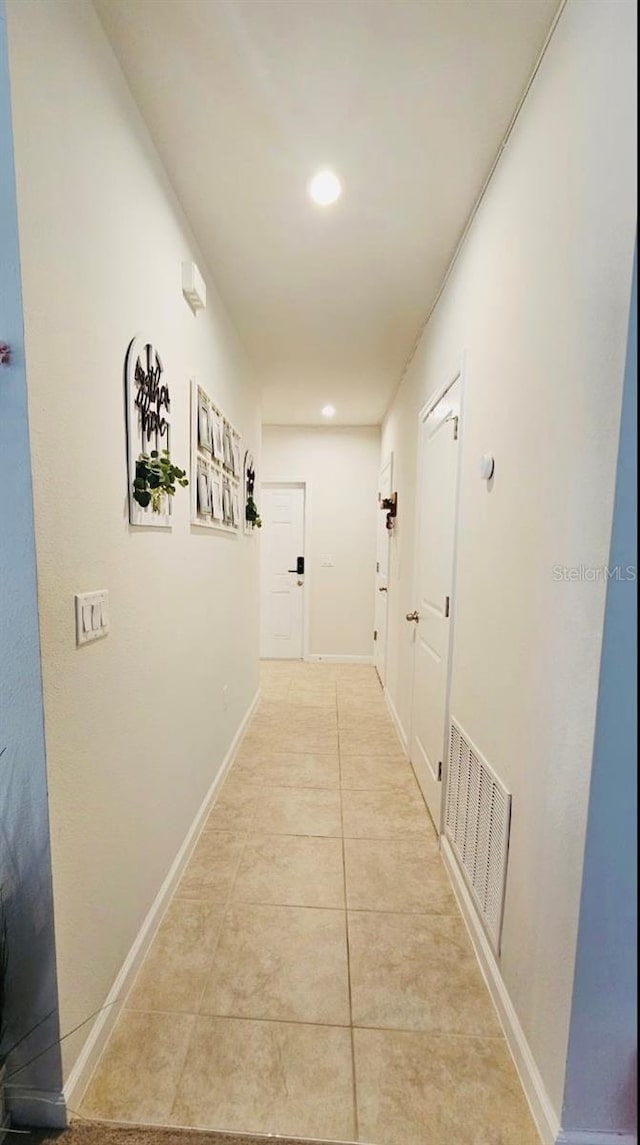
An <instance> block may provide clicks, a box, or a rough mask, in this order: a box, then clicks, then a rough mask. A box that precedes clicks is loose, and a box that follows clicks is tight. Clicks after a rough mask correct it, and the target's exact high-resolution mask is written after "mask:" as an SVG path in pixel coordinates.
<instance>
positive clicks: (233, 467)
mask: <svg viewBox="0 0 640 1145" xmlns="http://www.w3.org/2000/svg"><path fill="white" fill-rule="evenodd" d="M241 481H242V469H241V462H240V434H239V433H238V431H237V430H236V429H234V427H233V426H232V424H231V422H230V421H229V419H228V418H226V417H225V416H224V414H223V413H222V411H221V410H220V409H219V407H218V406H217V405H216V404H215V402H214V401H213V399H212V398H211V397H210V395H209V394H208V393H207V391H206V390H205V389H204V388H203V387H202V386H201V385H200V384H199V383H198V382H195V381H192V382H191V523H192V524H193V525H200V526H201V527H202V528H205V529H216V530H218V531H219V532H224V533H239V532H240V529H241V527H242V517H241V488H240V486H241Z"/></svg>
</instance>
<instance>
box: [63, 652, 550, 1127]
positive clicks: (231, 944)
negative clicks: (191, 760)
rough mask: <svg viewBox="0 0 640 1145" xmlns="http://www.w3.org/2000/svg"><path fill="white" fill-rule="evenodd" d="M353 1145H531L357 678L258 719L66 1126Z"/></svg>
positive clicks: (398, 760) (430, 857)
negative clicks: (172, 1128)
mask: <svg viewBox="0 0 640 1145" xmlns="http://www.w3.org/2000/svg"><path fill="white" fill-rule="evenodd" d="M80 1112H81V1114H82V1115H84V1116H86V1117H93V1118H101V1119H107V1120H115V1121H130V1122H138V1123H140V1122H142V1123H151V1124H163V1125H182V1126H192V1127H197V1128H202V1129H219V1130H230V1131H237V1132H239V1133H242V1132H245V1133H251V1132H253V1133H264V1134H281V1135H290V1136H301V1137H312V1138H319V1139H325V1140H339V1141H361V1142H370V1143H372V1145H537V1142H538V1137H537V1134H536V1131H535V1128H534V1126H533V1123H532V1121H531V1118H530V1115H529V1112H528V1109H527V1105H526V1103H525V1100H524V1097H523V1094H522V1091H521V1088H520V1085H519V1082H518V1079H517V1076H516V1073H515V1070H514V1068H513V1065H512V1062H511V1059H510V1057H509V1054H508V1051H507V1048H506V1044H505V1042H504V1038H503V1036H502V1034H501V1031H500V1028H499V1026H498V1023H497V1020H496V1017H495V1014H494V1010H493V1007H492V1004H491V1002H490V999H489V996H488V993H487V991H486V988H485V986H484V983H483V980H482V977H481V975H480V972H479V969H478V966H477V963H476V960H475V956H474V954H473V951H472V948H471V945H470V943H469V940H468V937H467V934H466V930H465V927H464V924H463V922H462V919H461V916H460V914H459V912H458V909H457V905H456V902H455V899H454V897H453V894H452V892H451V889H450V886H449V882H448V878H447V876H446V874H445V872H444V869H443V867H442V863H441V860H440V857H439V853H438V847H437V842H436V836H435V833H434V831H433V827H432V825H431V821H430V819H429V817H428V814H427V811H426V808H425V805H424V803H423V800H422V798H421V795H420V791H419V788H418V786H417V784H416V781H415V778H414V775H413V772H412V770H411V767H410V765H409V763H408V762H407V760H406V759H405V758H404V756H403V754H402V751H401V749H400V745H399V742H398V739H397V736H396V734H395V731H394V729H393V726H392V723H391V721H390V719H389V716H388V714H387V710H386V705H385V703H384V699H383V696H382V692H381V689H380V685H379V683H378V680H377V677H376V675H375V673H374V671H373V669H372V668H370V667H366V666H356V665H324V664H322V665H317V664H301V663H297V662H295V663H292V662H282V661H281V662H267V663H264V664H263V666H262V699H261V703H260V707H259V709H258V711H257V713H256V714H255V716H254V718H253V720H252V722H251V725H250V726H249V728H248V730H247V733H246V735H245V737H244V739H243V741H242V744H241V746H240V750H239V752H238V755H237V757H236V759H235V761H234V764H233V766H232V768H231V771H230V773H229V775H228V777H227V779H226V782H225V783H224V786H223V788H222V790H221V792H220V794H219V796H218V799H217V801H216V804H215V806H214V808H213V810H212V811H211V813H210V815H209V818H208V821H207V824H206V827H205V829H204V831H203V833H202V835H201V837H200V840H199V842H198V844H197V846H196V849H195V851H194V853H193V856H192V858H191V860H190V862H189V865H188V867H187V869H186V871H185V873H184V876H183V878H182V881H181V883H180V884H179V886H178V888H177V891H176V894H175V896H174V898H173V901H172V903H171V904H170V906H169V908H168V910H167V913H166V915H165V917H164V920H163V922H162V924H161V926H160V928H159V930H158V932H157V935H156V938H155V940H154V942H153V945H152V947H151V949H150V951H149V953H148V955H147V957H146V959H145V962H144V964H143V966H142V968H141V970H140V972H139V974H138V977H137V979H136V981H135V983H134V985H133V988H132V990H131V992H130V994H129V997H128V999H127V1002H126V1005H125V1008H124V1009H123V1011H122V1013H121V1015H120V1017H119V1019H118V1022H117V1023H116V1026H115V1029H114V1032H113V1034H112V1036H111V1039H110V1042H109V1044H108V1046H107V1048H106V1051H105V1053H104V1054H103V1057H102V1059H101V1061H100V1063H99V1066H98V1069H97V1071H96V1073H95V1075H94V1077H93V1080H92V1082H91V1084H90V1086H89V1089H88V1091H87V1094H86V1096H85V1098H84V1101H83V1103H82V1107H81V1111H80Z"/></svg>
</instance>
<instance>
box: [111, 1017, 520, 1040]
mask: <svg viewBox="0 0 640 1145" xmlns="http://www.w3.org/2000/svg"><path fill="white" fill-rule="evenodd" d="M131 1012H132V1013H135V1014H159V1015H162V1016H163V1017H165V1018H172V1017H175V1016H177V1015H180V1016H181V1017H183V1018H211V1020H212V1021H214V1022H215V1021H222V1022H224V1021H229V1022H268V1023H270V1024H271V1025H274V1026H313V1027H314V1028H315V1027H318V1028H319V1029H321V1030H324V1029H331V1030H351V1029H353V1030H371V1031H373V1032H378V1031H379V1032H381V1033H389V1034H419V1035H421V1036H422V1035H423V1036H424V1037H427V1038H445V1039H446V1038H450V1039H452V1040H456V1041H465V1042H466V1041H474V1042H490V1043H492V1044H493V1043H495V1042H500V1043H501V1044H504V1034H502V1033H501V1032H500V1033H498V1034H471V1033H458V1032H457V1031H453V1030H430V1029H423V1028H421V1027H416V1026H374V1025H371V1024H369V1023H367V1022H358V1023H357V1025H355V1026H348V1025H345V1023H344V1022H313V1021H311V1020H310V1019H309V1018H304V1019H300V1018H265V1017H255V1015H253V1014H212V1013H203V1014H202V1013H195V1014H194V1013H193V1011H192V1010H133V1011H131Z"/></svg>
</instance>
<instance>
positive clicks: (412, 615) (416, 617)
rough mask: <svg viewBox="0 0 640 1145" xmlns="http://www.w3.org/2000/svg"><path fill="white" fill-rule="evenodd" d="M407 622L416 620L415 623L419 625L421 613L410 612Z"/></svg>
mask: <svg viewBox="0 0 640 1145" xmlns="http://www.w3.org/2000/svg"><path fill="white" fill-rule="evenodd" d="M407 620H415V622H416V624H417V623H418V622H419V620H420V613H419V612H418V611H417V610H416V611H415V612H408V613H407Z"/></svg>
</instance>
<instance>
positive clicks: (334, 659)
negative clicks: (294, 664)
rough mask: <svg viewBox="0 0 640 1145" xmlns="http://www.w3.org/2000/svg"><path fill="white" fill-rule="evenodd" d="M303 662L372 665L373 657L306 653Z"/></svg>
mask: <svg viewBox="0 0 640 1145" xmlns="http://www.w3.org/2000/svg"><path fill="white" fill-rule="evenodd" d="M305 660H306V661H310V662H312V663H314V664H373V656H338V655H336V656H334V655H333V654H332V653H331V652H321V653H320V652H308V653H307V655H306V656H305Z"/></svg>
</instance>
